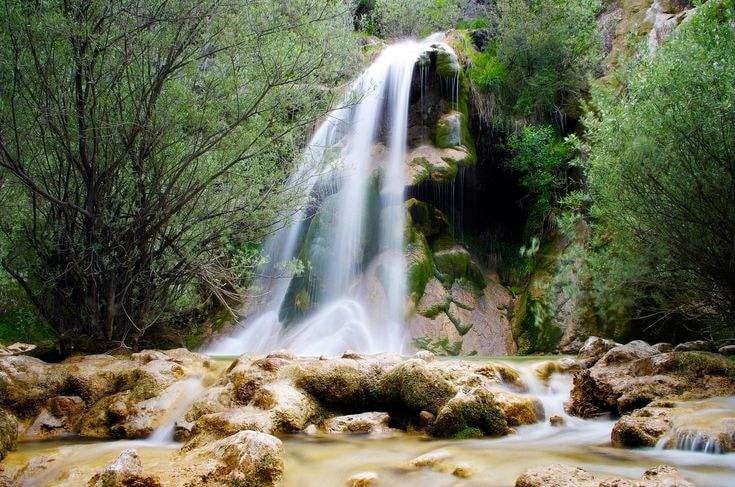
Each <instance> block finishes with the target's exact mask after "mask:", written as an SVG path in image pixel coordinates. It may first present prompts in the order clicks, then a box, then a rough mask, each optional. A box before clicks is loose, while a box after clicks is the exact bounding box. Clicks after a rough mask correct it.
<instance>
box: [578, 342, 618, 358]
mask: <svg viewBox="0 0 735 487" xmlns="http://www.w3.org/2000/svg"><path fill="white" fill-rule="evenodd" d="M617 345H618V344H617V343H615V342H614V341H612V340H608V339H606V338H600V337H595V336H592V337H589V338H588V339H587V341H586V342H584V345H582V348H581V349H580V350H579V358H580V359H585V360H594V361H597V360H598V359H599V358H600V357H602V356H603V355H605V353H607V351H608V350H610V349H612V348H614V347H616V346H617Z"/></svg>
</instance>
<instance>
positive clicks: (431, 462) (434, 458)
mask: <svg viewBox="0 0 735 487" xmlns="http://www.w3.org/2000/svg"><path fill="white" fill-rule="evenodd" d="M451 456H452V455H451V454H450V453H449V452H448V451H446V450H434V451H431V452H429V453H424V454H423V455H421V456H418V457H416V458H414V459H413V460H411V461H410V462H408V463H409V465H411V466H412V467H416V468H422V467H435V466H436V465H438V464H440V463H442V462H444V461H446V460H448V459H449V458H451Z"/></svg>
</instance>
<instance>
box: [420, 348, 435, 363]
mask: <svg viewBox="0 0 735 487" xmlns="http://www.w3.org/2000/svg"><path fill="white" fill-rule="evenodd" d="M416 358H417V359H420V360H423V361H424V362H433V361H434V360H435V359H436V356H435V355H434V354H433V353H431V352H430V351H428V350H419V351H418V352H416Z"/></svg>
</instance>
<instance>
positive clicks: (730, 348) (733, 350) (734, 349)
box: [717, 345, 735, 355]
mask: <svg viewBox="0 0 735 487" xmlns="http://www.w3.org/2000/svg"><path fill="white" fill-rule="evenodd" d="M717 351H718V352H719V353H721V354H722V355H735V345H724V346H722V347H720V348H719V350H717Z"/></svg>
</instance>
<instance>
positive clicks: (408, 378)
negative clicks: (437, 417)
mask: <svg viewBox="0 0 735 487" xmlns="http://www.w3.org/2000/svg"><path fill="white" fill-rule="evenodd" d="M455 392H456V389H455V387H454V386H452V384H451V383H449V381H447V380H446V379H445V378H444V377H443V375H442V373H441V370H439V369H437V368H432V367H429V366H427V364H426V362H424V361H423V360H419V359H411V360H407V361H405V362H401V363H400V364H398V365H396V366H395V367H394V368H393V369H391V370H389V371H388V372H387V373H386V374H385V377H383V378H382V380H381V381H380V384H379V392H378V397H379V398H380V400H381V401H382V402H385V403H387V404H389V405H391V406H392V407H393V408H395V409H398V410H403V411H411V412H413V413H415V414H418V413H420V412H421V411H428V412H430V413H432V414H436V413H437V412H438V411H439V409H440V408H441V407H442V406H443V405H444V404H445V403H446V402H447V400H449V398H450V397H452V396H453V395H454V394H455Z"/></svg>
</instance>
